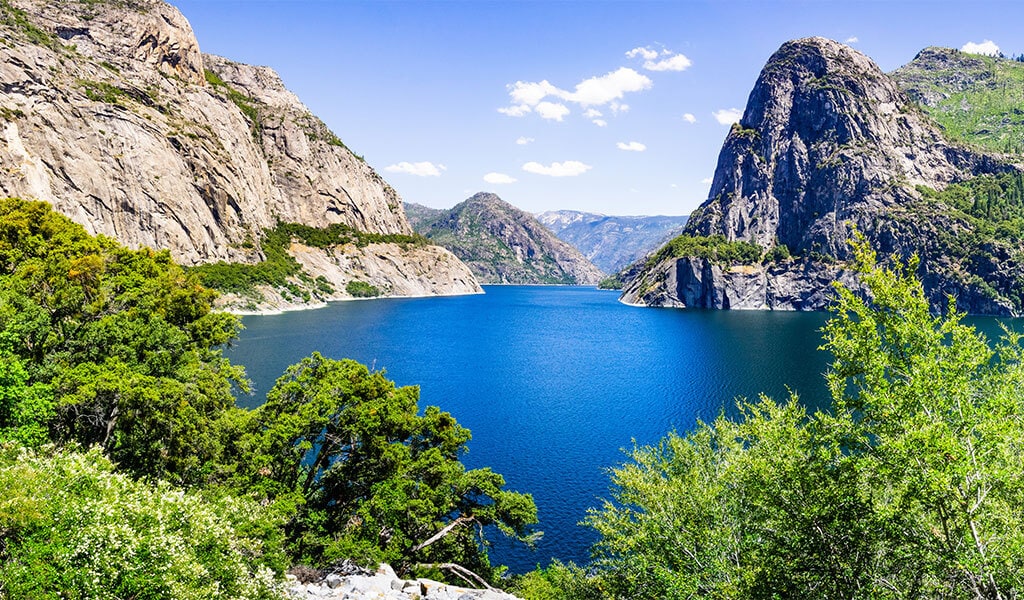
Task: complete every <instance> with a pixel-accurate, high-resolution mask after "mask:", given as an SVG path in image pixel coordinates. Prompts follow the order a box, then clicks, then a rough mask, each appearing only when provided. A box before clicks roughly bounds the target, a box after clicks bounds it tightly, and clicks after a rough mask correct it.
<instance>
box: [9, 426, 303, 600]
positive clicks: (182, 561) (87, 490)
mask: <svg viewBox="0 0 1024 600" xmlns="http://www.w3.org/2000/svg"><path fill="white" fill-rule="evenodd" d="M0 506H3V507H4V510H0V539H2V540H3V541H2V543H0V547H2V553H0V596H3V597H5V598H33V599H35V600H50V599H53V600H56V599H58V598H83V599H85V598H168V599H176V600H177V599H181V600H193V599H194V600H206V599H208V598H215V597H216V598H237V599H243V598H244V599H247V600H257V599H259V600H264V599H265V600H271V599H280V598H282V597H283V593H282V592H281V587H282V586H281V584H280V583H279V581H278V578H279V576H280V574H281V570H282V568H283V567H284V566H285V559H284V554H283V553H282V550H281V545H282V544H281V538H280V535H278V534H276V533H275V532H276V531H277V526H278V524H277V523H276V522H275V521H274V519H272V518H270V517H269V516H268V515H266V514H264V512H263V511H262V509H260V507H259V506H258V505H256V504H255V503H252V502H249V501H245V500H241V499H238V498H229V497H224V498H214V499H210V498H205V497H203V496H201V495H199V494H196V493H191V492H184V491H181V490H179V489H175V488H173V487H171V486H170V485H168V484H165V483H157V484H147V483H143V482H139V481H134V480H132V479H131V478H129V477H128V476H126V475H123V474H120V473H115V472H114V470H113V466H112V464H111V463H110V462H109V461H108V460H107V459H105V458H104V457H103V456H102V455H101V453H100V451H99V450H98V449H93V450H91V451H89V452H84V453H83V452H79V451H67V450H64V451H57V450H53V449H50V450H46V451H31V450H25V449H19V448H15V447H12V446H6V447H0Z"/></svg>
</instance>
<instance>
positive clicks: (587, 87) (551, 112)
mask: <svg viewBox="0 0 1024 600" xmlns="http://www.w3.org/2000/svg"><path fill="white" fill-rule="evenodd" d="M652 85H654V83H653V82H652V81H651V79H650V78H649V77H647V76H646V75H642V74H640V73H637V72H636V71H634V70H633V69H630V68H628V67H620V68H618V69H616V70H615V71H610V72H608V73H606V74H604V75H601V76H597V77H590V78H589V79H584V80H583V81H581V82H579V83H577V84H576V87H575V88H574V89H573V91H569V90H565V89H561V88H559V87H556V86H554V85H552V84H551V82H549V81H548V80H546V79H545V80H543V81H539V82H531V81H517V82H515V83H513V84H510V85H509V86H508V95H509V100H511V103H510V104H509V106H506V107H502V108H499V109H498V112H500V113H501V114H504V115H508V116H510V117H522V116H525V115H527V114H529V113H531V112H536V113H537V114H539V115H540V116H541V117H542V118H545V119H551V120H555V121H561V120H562V117H564V116H565V115H567V114H569V108H568V107H567V106H565V104H562V103H561V102H554V101H552V100H561V101H562V102H570V103H573V104H578V105H579V106H580V107H581V108H583V109H590V108H592V107H595V106H605V105H611V104H613V103H614V104H615V106H614V107H612V110H613V112H619V111H622V110H628V108H629V107H628V106H627V105H625V104H622V103H620V102H618V101H619V100H622V98H624V97H625V95H626V94H628V93H632V92H639V91H643V90H646V89H650V87H651V86H652ZM622 107H625V109H623V108H622ZM588 118H590V119H591V120H593V118H594V117H588Z"/></svg>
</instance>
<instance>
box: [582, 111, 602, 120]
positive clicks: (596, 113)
mask: <svg viewBox="0 0 1024 600" xmlns="http://www.w3.org/2000/svg"><path fill="white" fill-rule="evenodd" d="M583 116H584V117H586V118H588V119H596V118H598V117H603V116H604V115H603V114H601V111H599V110H597V109H596V108H588V109H587V110H586V112H584V113H583Z"/></svg>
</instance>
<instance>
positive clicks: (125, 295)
mask: <svg viewBox="0 0 1024 600" xmlns="http://www.w3.org/2000/svg"><path fill="white" fill-rule="evenodd" d="M213 297H214V293H213V292H211V291H209V290H206V289H204V288H202V287H200V286H199V285H198V283H197V282H196V281H195V280H194V278H191V277H189V276H188V275H186V274H185V272H184V271H182V269H181V268H180V267H178V266H177V265H175V264H174V263H173V262H172V261H171V258H170V255H169V254H168V253H167V252H153V251H152V250H148V249H144V250H137V251H136V250H128V249H126V248H123V247H121V246H119V245H118V244H116V243H115V242H113V241H112V240H109V239H107V238H104V237H96V238H94V237H91V236H89V235H87V234H86V233H85V231H84V230H83V229H82V228H81V227H80V226H78V225H76V224H74V223H72V222H71V221H69V220H68V219H67V218H65V217H63V216H60V215H58V214H57V213H54V212H53V211H52V210H50V208H49V207H48V206H47V205H46V204H44V203H41V202H26V201H22V200H16V199H5V200H0V378H2V379H3V382H4V383H5V384H6V385H5V386H4V391H3V393H2V394H0V431H4V432H6V435H8V436H10V437H11V438H14V439H18V440H19V441H21V442H22V443H27V444H32V445H34V444H37V443H40V442H42V441H44V436H43V431H47V432H48V433H49V435H50V438H51V439H52V440H53V441H56V442H58V443H62V444H63V443H70V442H77V443H79V444H82V445H84V446H90V445H92V444H99V445H101V446H102V447H103V448H104V450H105V451H106V452H107V453H108V454H109V456H111V458H113V459H114V460H115V461H116V462H117V463H118V464H119V465H120V466H121V468H124V469H127V470H129V471H132V472H133V473H135V474H137V475H145V476H151V477H160V478H166V479H169V480H171V481H178V482H199V481H201V480H202V479H203V477H204V471H205V469H206V468H207V467H206V465H207V463H208V461H211V460H213V459H215V458H216V456H217V454H218V452H219V450H218V447H217V442H216V440H214V439H212V438H210V437H209V436H206V435H202V432H204V431H207V430H209V429H210V428H211V427H212V423H213V422H214V421H215V420H216V419H217V418H218V416H219V415H220V414H221V413H222V412H223V411H224V410H225V409H226V408H227V407H229V406H231V405H232V404H233V403H234V398H233V397H232V395H231V386H232V384H238V383H243V381H244V379H243V375H244V374H243V372H242V370H241V369H239V368H237V367H233V366H231V365H230V364H229V363H228V361H227V360H226V359H224V358H223V357H222V356H221V353H220V351H219V350H218V349H217V348H218V347H219V346H221V345H222V344H224V343H225V342H227V341H228V340H230V339H231V338H232V337H233V336H234V335H235V333H236V332H237V331H238V328H239V323H238V320H237V319H236V318H235V317H232V316H230V315H227V314H223V313H214V312H211V302H212V300H213Z"/></svg>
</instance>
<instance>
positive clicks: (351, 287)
mask: <svg viewBox="0 0 1024 600" xmlns="http://www.w3.org/2000/svg"><path fill="white" fill-rule="evenodd" d="M345 291H346V292H348V294H349V295H350V296H352V297H353V298H376V297H377V296H380V295H381V291H380V290H379V289H378V288H377V287H376V286H374V285H371V284H369V283H366V282H365V281H358V280H353V281H350V282H348V285H346V286H345Z"/></svg>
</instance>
